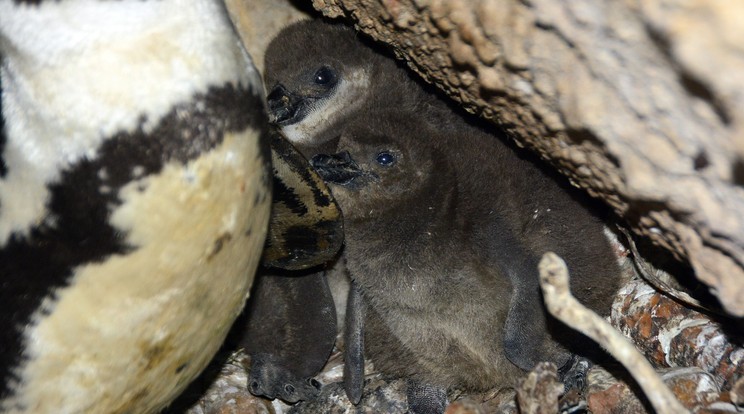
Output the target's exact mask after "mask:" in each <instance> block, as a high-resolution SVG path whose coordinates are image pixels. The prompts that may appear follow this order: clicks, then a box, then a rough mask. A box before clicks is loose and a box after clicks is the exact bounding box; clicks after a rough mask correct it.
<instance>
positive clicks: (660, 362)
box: [611, 280, 744, 390]
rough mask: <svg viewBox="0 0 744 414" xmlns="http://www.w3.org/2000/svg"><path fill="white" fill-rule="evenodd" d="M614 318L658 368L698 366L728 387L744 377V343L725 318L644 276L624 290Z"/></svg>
mask: <svg viewBox="0 0 744 414" xmlns="http://www.w3.org/2000/svg"><path fill="white" fill-rule="evenodd" d="M611 322H612V325H613V326H615V327H616V328H617V329H618V330H620V332H622V333H623V334H625V336H627V337H628V338H630V339H631V341H633V343H634V344H635V345H636V347H637V348H638V349H639V350H641V352H643V354H644V355H645V356H646V359H648V360H649V361H650V362H651V363H652V364H653V365H654V366H655V367H657V368H662V367H698V368H700V369H703V370H705V371H706V372H708V373H710V374H711V375H712V376H713V378H714V379H715V381H716V383H717V386H718V387H720V388H721V389H723V390H728V389H730V388H731V387H732V386H733V383H734V382H735V381H736V380H739V379H740V378H743V377H744V349H743V348H742V347H741V346H737V345H736V343H735V342H733V341H732V339H731V338H730V335H729V334H728V333H727V332H726V331H725V330H724V329H723V327H722V326H721V324H719V323H717V322H715V321H713V320H711V319H710V318H709V317H708V316H706V315H703V314H701V313H699V312H696V311H694V310H691V309H688V308H685V307H684V306H682V305H680V304H679V303H677V302H675V301H674V300H672V299H670V298H669V297H667V296H664V295H662V294H660V293H659V292H657V291H655V290H654V289H653V288H651V287H650V286H648V285H647V284H645V283H644V282H642V281H640V280H635V281H631V282H629V283H628V284H627V285H625V286H624V287H623V288H622V289H621V290H620V292H619V293H618V295H617V297H616V299H615V302H614V303H613V306H612V315H611ZM734 329H735V328H734ZM730 333H736V334H741V332H730Z"/></svg>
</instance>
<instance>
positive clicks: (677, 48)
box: [313, 0, 744, 316]
mask: <svg viewBox="0 0 744 414" xmlns="http://www.w3.org/2000/svg"><path fill="white" fill-rule="evenodd" d="M313 5H314V6H315V8H317V9H318V10H321V11H322V12H323V13H324V14H325V15H327V16H330V17H337V16H346V17H348V18H350V19H351V20H352V21H354V22H355V24H356V26H357V27H358V28H359V29H360V30H362V31H363V32H365V33H367V34H369V35H371V36H372V37H373V38H374V39H376V40H379V41H381V42H384V43H387V44H389V45H391V46H392V47H393V48H394V50H395V51H396V54H397V55H398V56H399V57H401V58H403V59H405V60H406V61H407V62H408V63H409V65H410V66H411V67H412V68H413V69H414V70H415V71H417V72H418V73H420V74H421V75H422V76H423V77H424V78H425V79H427V80H428V81H429V82H432V83H434V84H436V85H437V86H439V87H440V88H441V89H443V90H444V91H446V92H447V93H448V94H449V95H450V96H451V97H452V98H454V99H455V100H457V101H459V102H461V103H462V104H463V106H465V107H466V108H467V109H468V110H470V111H471V112H474V113H477V114H479V115H481V116H483V117H485V118H487V119H490V120H493V121H494V122H496V123H498V124H499V125H501V126H502V127H504V128H505V129H506V130H508V131H509V132H510V133H511V135H512V136H513V137H514V139H516V140H517V142H519V143H520V144H521V145H524V146H526V147H528V148H531V149H532V150H534V151H536V152H538V153H540V154H541V155H542V156H543V157H545V158H546V159H549V160H550V162H551V163H552V164H553V165H554V166H556V167H557V168H558V169H560V170H561V171H562V172H563V173H564V174H566V175H568V176H569V177H571V179H572V180H573V182H575V183H576V184H577V185H579V186H581V187H583V188H585V189H587V190H588V191H589V193H591V194H593V195H595V196H598V197H601V198H602V199H604V200H605V201H606V202H607V203H608V204H609V205H611V206H612V208H613V209H614V210H615V211H616V212H617V213H618V214H619V215H620V216H622V217H624V218H625V219H626V220H627V221H628V223H629V224H630V225H631V226H632V227H633V229H634V230H635V231H636V232H637V233H638V234H640V235H642V236H644V237H648V238H650V239H652V240H653V241H654V242H655V243H657V244H659V245H661V246H663V247H664V248H665V249H668V250H669V251H671V252H673V253H674V254H676V255H677V257H679V258H683V259H686V260H688V261H689V262H690V264H691V265H692V266H693V267H694V269H695V270H696V272H697V275H698V277H699V278H700V279H701V280H703V281H704V282H705V283H707V284H708V285H710V286H711V287H712V288H713V290H714V292H715V294H716V295H717V296H718V297H719V298H720V300H721V301H722V303H723V304H724V306H725V307H726V309H727V310H728V311H729V312H731V313H733V314H736V315H740V316H741V315H744V268H743V266H744V215H742V213H741V212H742V211H744V189H742V185H744V109H743V108H744V53H742V52H743V51H744V45H743V44H742V43H741V42H740V41H739V40H738V39H741V38H742V37H744V25H741V24H740V22H741V21H743V20H744V3H740V2H731V1H725V0H717V1H708V0H687V1H681V0H644V1H638V0H624V1H609V0H604V1H594V0H580V1H571V2H559V1H552V0H473V1H466V0H313Z"/></svg>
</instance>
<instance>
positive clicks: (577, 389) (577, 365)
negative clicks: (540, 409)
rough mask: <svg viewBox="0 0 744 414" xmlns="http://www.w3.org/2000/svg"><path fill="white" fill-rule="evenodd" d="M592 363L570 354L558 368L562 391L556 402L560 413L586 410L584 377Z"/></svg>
mask: <svg viewBox="0 0 744 414" xmlns="http://www.w3.org/2000/svg"><path fill="white" fill-rule="evenodd" d="M591 366H592V364H591V362H589V360H587V359H586V358H582V357H580V356H578V355H572V356H571V359H569V360H568V362H566V364H565V365H564V366H562V367H561V368H560V369H559V370H558V375H559V377H560V379H561V381H563V386H564V392H563V396H562V397H561V398H560V401H559V402H558V408H559V410H560V412H561V413H566V414H572V413H582V412H585V411H586V407H587V405H586V386H587V382H586V378H587V374H588V372H589V368H591Z"/></svg>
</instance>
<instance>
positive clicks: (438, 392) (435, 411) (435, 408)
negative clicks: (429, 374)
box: [406, 380, 447, 414]
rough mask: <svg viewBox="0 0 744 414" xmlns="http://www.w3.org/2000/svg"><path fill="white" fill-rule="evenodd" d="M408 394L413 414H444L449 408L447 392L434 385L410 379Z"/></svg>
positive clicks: (409, 408)
mask: <svg viewBox="0 0 744 414" xmlns="http://www.w3.org/2000/svg"><path fill="white" fill-rule="evenodd" d="M406 395H407V397H408V412H409V413H411V414H442V413H444V409H445V408H447V392H446V391H445V390H444V389H442V388H439V387H436V386H433V385H428V384H423V383H421V382H418V381H415V380H408V389H407V391H406Z"/></svg>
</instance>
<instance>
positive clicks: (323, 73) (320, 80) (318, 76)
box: [313, 66, 336, 85]
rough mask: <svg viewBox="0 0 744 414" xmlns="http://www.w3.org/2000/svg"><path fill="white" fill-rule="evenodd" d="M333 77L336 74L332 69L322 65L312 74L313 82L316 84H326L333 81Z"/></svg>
mask: <svg viewBox="0 0 744 414" xmlns="http://www.w3.org/2000/svg"><path fill="white" fill-rule="evenodd" d="M335 78H336V75H335V74H334V73H333V69H331V68H329V67H326V66H324V67H322V68H320V69H318V71H317V72H315V75H313V82H315V84H317V85H328V84H331V83H333V81H334V79H335Z"/></svg>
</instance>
